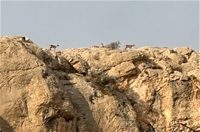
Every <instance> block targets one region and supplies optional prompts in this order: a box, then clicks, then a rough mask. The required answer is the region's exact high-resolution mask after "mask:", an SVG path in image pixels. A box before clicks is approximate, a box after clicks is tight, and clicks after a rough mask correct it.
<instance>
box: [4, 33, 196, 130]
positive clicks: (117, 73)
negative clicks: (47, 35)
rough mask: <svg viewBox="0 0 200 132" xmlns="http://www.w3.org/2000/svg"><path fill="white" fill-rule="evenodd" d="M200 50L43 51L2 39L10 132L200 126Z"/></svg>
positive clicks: (6, 125) (20, 40)
mask: <svg viewBox="0 0 200 132" xmlns="http://www.w3.org/2000/svg"><path fill="white" fill-rule="evenodd" d="M199 60H200V52H196V51H194V50H192V49H190V48H188V47H179V48H175V49H169V48H166V47H165V48H160V47H142V48H138V49H134V50H125V51H122V50H111V49H108V48H77V49H68V50H63V51H55V50H48V49H41V48H40V47H38V46H37V45H36V44H34V43H33V42H32V41H31V40H29V39H24V37H1V38H0V131H2V132H14V131H15V132H22V131H23V132H32V131H35V132H43V131H45V132H115V131H116V132H122V131H123V132H177V131H184V132H196V131H200V74H199V73H200V63H199Z"/></svg>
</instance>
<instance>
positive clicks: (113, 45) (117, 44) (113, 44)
mask: <svg viewBox="0 0 200 132" xmlns="http://www.w3.org/2000/svg"><path fill="white" fill-rule="evenodd" d="M105 47H106V48H109V49H112V50H115V49H119V48H120V41H116V42H111V43H110V44H108V45H105Z"/></svg>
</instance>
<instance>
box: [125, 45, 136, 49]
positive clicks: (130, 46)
mask: <svg viewBox="0 0 200 132" xmlns="http://www.w3.org/2000/svg"><path fill="white" fill-rule="evenodd" d="M132 47H135V44H127V45H125V48H124V49H125V50H126V49H127V48H129V49H131V48H132Z"/></svg>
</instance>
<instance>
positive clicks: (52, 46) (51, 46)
mask: <svg viewBox="0 0 200 132" xmlns="http://www.w3.org/2000/svg"><path fill="white" fill-rule="evenodd" d="M49 46H50V48H49V49H50V50H51V48H54V50H55V49H56V48H57V47H59V45H52V44H51V45H49Z"/></svg>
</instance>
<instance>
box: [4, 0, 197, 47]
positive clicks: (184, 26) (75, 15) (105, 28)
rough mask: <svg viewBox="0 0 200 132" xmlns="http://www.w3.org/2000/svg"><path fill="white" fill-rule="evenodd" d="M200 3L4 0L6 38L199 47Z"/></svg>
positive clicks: (45, 44) (76, 43) (78, 44)
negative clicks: (24, 37) (20, 37)
mask: <svg viewBox="0 0 200 132" xmlns="http://www.w3.org/2000/svg"><path fill="white" fill-rule="evenodd" d="M199 30H200V28H199V2H198V1H1V36H26V37H28V38H30V39H31V40H32V41H33V42H35V43H36V44H37V45H38V46H40V47H42V48H48V47H49V45H50V44H55V45H56V44H58V45H60V47H59V48H58V49H60V50H61V49H68V48H81V47H91V46H93V45H99V46H100V44H101V43H104V44H109V43H111V42H114V41H120V42H121V45H120V46H121V49H123V48H124V45H125V44H135V45H136V46H137V47H143V46H156V47H169V48H171V49H173V48H175V47H182V46H188V47H190V48H192V49H194V50H196V51H199V49H200V44H199Z"/></svg>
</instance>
